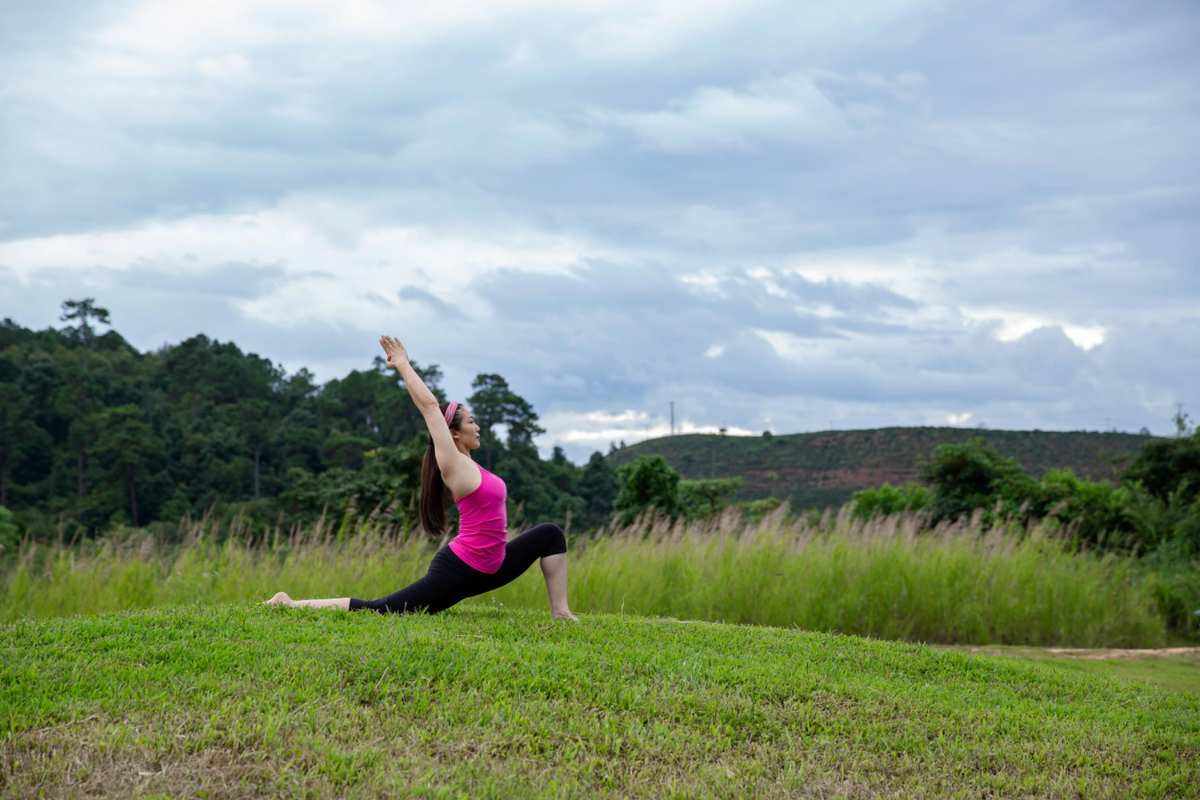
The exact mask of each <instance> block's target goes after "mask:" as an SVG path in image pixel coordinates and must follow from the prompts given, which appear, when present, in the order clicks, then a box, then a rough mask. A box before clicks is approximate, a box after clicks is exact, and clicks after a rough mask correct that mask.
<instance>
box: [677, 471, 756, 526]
mask: <svg viewBox="0 0 1200 800" xmlns="http://www.w3.org/2000/svg"><path fill="white" fill-rule="evenodd" d="M742 483H743V481H742V479H741V478H709V479H704V480H681V481H679V487H678V506H679V510H680V513H682V514H683V516H684V517H685V518H686V519H689V520H694V519H706V518H708V517H711V516H714V515H715V514H719V513H721V511H722V510H723V509H724V508H725V507H727V506H728V505H729V503H730V501H731V500H732V498H733V496H734V495H735V494H736V493H737V490H738V489H740V488H741V486H742Z"/></svg>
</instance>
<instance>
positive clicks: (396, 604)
mask: <svg viewBox="0 0 1200 800" xmlns="http://www.w3.org/2000/svg"><path fill="white" fill-rule="evenodd" d="M379 344H380V345H381V346H382V347H383V349H384V352H386V353H387V363H388V366H390V367H392V368H394V369H396V370H397V371H398V372H399V373H400V377H401V378H402V379H403V380H404V386H405V388H407V389H408V393H409V395H410V396H411V397H412V399H413V402H414V403H416V405H417V408H418V409H419V410H420V412H421V416H422V417H423V418H424V419H425V426H426V427H427V428H429V437H430V443H429V448H428V449H427V450H426V451H425V458H424V461H422V463H421V524H422V525H423V526H424V527H425V529H426V530H427V531H429V532H430V533H433V534H441V532H442V529H443V528H444V527H445V513H446V509H445V506H446V503H445V493H446V491H447V490H449V492H450V493H451V497H452V498H453V500H454V503H455V505H457V506H458V511H459V526H458V535H457V536H455V537H454V538H453V539H451V540H450V541H449V542H448V543H447V544H446V545H445V546H443V547H442V548H441V549H440V550H438V551H437V553H436V554H435V555H434V556H433V560H432V561H431V562H430V563H429V571H428V573H426V575H425V577H423V578H421V579H420V580H418V581H417V582H416V583H413V584H412V585H410V586H406V587H404V588H403V589H400V590H399V591H397V592H394V593H392V594H390V595H388V596H387V597H381V598H379V599H378V600H359V599H358V598H356V597H330V598H326V599H319V600H317V599H314V600H293V599H292V598H290V597H288V596H287V594H285V593H284V592H279V593H278V594H276V595H275V596H274V597H272V598H271V599H270V600H267V601H266V605H287V606H294V607H298V606H312V607H316V608H340V609H343V610H347V611H356V610H358V609H361V608H369V609H371V610H373V611H378V612H380V613H388V612H395V613H404V612H413V611H424V612H427V613H430V614H436V613H438V612H439V611H443V610H445V609H447V608H449V607H450V606H452V605H454V604H455V603H457V602H458V601H460V600H462V599H464V598H467V597H472V596H474V595H477V594H483V593H484V592H490V591H491V590H493V589H498V588H500V587H501V586H503V585H504V584H506V583H509V582H510V581H513V580H515V579H516V578H518V577H520V576H521V575H522V574H524V572H525V570H527V569H529V567H530V565H532V564H533V562H534V561H536V560H538V559H541V565H542V575H543V576H545V578H546V592H547V594H548V595H549V596H550V615H551V616H552V617H554V618H555V619H570V620H575V621H578V618H577V617H576V616H575V615H574V614H572V613H571V609H570V608H569V607H568V605H567V540H566V537H565V536H564V535H563V530H562V528H560V527H559V526H557V525H555V524H553V523H550V522H543V523H541V524H540V525H535V526H533V527H532V528H530V529H529V530H527V531H525V532H523V533H522V534H521V535H519V536H516V537H514V538H513V540H512V541H507V537H508V511H507V507H506V505H505V501H506V499H507V490H506V487H505V485H504V481H503V480H501V479H500V476H499V475H496V474H495V473H493V472H490V471H488V470H486V469H484V468H483V467H481V466H479V465H478V464H476V463H475V461H474V460H473V459H472V458H471V451H472V450H475V449H478V447H479V425H478V424H477V423H476V422H475V417H474V416H472V414H471V411H470V409H468V408H467V407H466V406H463V405H460V404H458V403H456V402H454V401H450V402H449V403H447V404H446V405H445V406H441V407H439V406H438V402H437V398H436V397H434V396H433V392H431V391H429V387H428V386H426V385H425V382H424V381H422V380H421V376H420V375H418V374H417V372H416V370H414V369H413V367H412V365H411V364H410V363H408V353H407V352H406V351H405V349H404V345H402V344H401V343H400V341H399V340H398V339H395V338H393V337H391V336H381V337H380V338H379Z"/></svg>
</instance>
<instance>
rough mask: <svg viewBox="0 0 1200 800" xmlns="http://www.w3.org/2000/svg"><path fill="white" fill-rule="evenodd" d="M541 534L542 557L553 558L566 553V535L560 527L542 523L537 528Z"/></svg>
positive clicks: (551, 523) (550, 523)
mask: <svg viewBox="0 0 1200 800" xmlns="http://www.w3.org/2000/svg"><path fill="white" fill-rule="evenodd" d="M538 527H539V528H540V529H541V532H542V534H541V535H542V555H543V556H553V555H557V554H559V553H565V552H567V535H566V534H565V533H563V529H562V527H561V526H559V525H556V524H554V523H553V522H543V523H542V524H541V525H539V526H538Z"/></svg>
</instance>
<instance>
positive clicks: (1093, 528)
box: [1034, 469, 1154, 550]
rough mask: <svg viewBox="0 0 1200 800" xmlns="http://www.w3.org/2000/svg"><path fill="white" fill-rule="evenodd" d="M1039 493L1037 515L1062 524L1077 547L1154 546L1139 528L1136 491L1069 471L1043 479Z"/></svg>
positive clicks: (1049, 473) (1057, 471) (1055, 471)
mask: <svg viewBox="0 0 1200 800" xmlns="http://www.w3.org/2000/svg"><path fill="white" fill-rule="evenodd" d="M1039 489H1040V497H1039V498H1038V499H1037V503H1036V506H1035V508H1034V511H1035V512H1036V513H1037V514H1038V515H1039V516H1047V517H1049V518H1051V519H1054V520H1056V521H1058V522H1060V523H1062V524H1063V525H1064V526H1065V527H1066V529H1067V530H1068V531H1069V532H1070V533H1071V534H1072V538H1073V540H1074V541H1075V542H1076V543H1077V544H1083V545H1087V546H1089V547H1096V548H1099V549H1101V550H1139V549H1144V548H1145V547H1146V546H1147V545H1148V544H1153V543H1154V542H1153V541H1148V538H1149V539H1151V540H1153V539H1154V537H1152V536H1151V537H1147V535H1146V534H1147V532H1146V531H1144V530H1143V529H1142V528H1141V526H1139V525H1138V519H1137V515H1136V514H1135V512H1134V506H1135V503H1136V502H1137V498H1136V497H1135V495H1136V493H1137V489H1136V488H1134V487H1129V486H1111V485H1109V484H1106V483H1094V482H1092V481H1088V480H1084V479H1082V478H1078V477H1076V476H1075V474H1074V473H1073V472H1071V470H1069V469H1051V470H1048V471H1047V472H1046V474H1045V475H1043V476H1042V480H1041V482H1040V484H1039Z"/></svg>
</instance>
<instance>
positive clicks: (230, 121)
mask: <svg viewBox="0 0 1200 800" xmlns="http://www.w3.org/2000/svg"><path fill="white" fill-rule="evenodd" d="M430 9H437V10H436V11H435V10H430ZM1197 42H1200V6H1197V5H1196V4H1195V3H1194V2H1192V0H1186V1H1185V2H1177V3H1162V2H1154V1H1153V0H1150V1H1149V2H1141V3H1128V2H1119V3H1107V2H1095V0H1093V1H1092V2H1078V3H1044V2H1010V3H995V2H991V1H990V0H989V2H856V3H853V4H850V5H849V6H848V7H841V6H837V5H836V4H835V5H829V4H824V5H822V4H816V5H813V4H797V3H795V2H736V3H731V2H699V1H698V0H687V2H684V1H683V0H676V1H673V2H649V1H648V0H637V2H614V3H601V2H568V1H567V0H546V1H545V2H538V1H536V0H526V1H525V2H491V1H489V2H485V3H480V2H464V3H457V2H444V1H443V2H439V3H436V4H431V5H429V6H422V5H421V4H415V3H412V4H410V3H392V4H389V3H372V2H353V1H348V0H337V2H329V3H298V2H286V3H276V2H248V1H247V0H228V1H227V0H205V2H203V3H195V4H184V3H158V2H155V3H150V2H145V3H129V2H122V3H101V2H94V0H89V1H88V2H78V3H72V2H60V1H59V0H53V1H51V2H47V1H46V0H40V1H39V2H38V3H19V4H13V5H12V7H9V8H6V10H5V13H4V19H3V22H2V23H0V316H6V317H11V318H12V319H13V320H15V321H16V322H18V323H20V324H22V325H24V326H26V327H33V328H38V329H40V328H43V327H45V326H47V325H54V326H56V327H57V326H61V325H62V324H64V323H61V322H59V321H58V316H59V313H60V304H61V302H62V301H63V300H64V299H67V298H79V297H83V296H93V297H95V298H96V300H97V302H98V303H99V304H100V305H102V306H105V307H107V308H108V309H109V310H110V311H111V313H112V322H113V326H114V327H115V328H116V329H117V330H119V331H120V332H121V333H122V334H123V335H124V336H126V338H128V339H129V340H130V341H131V342H132V343H133V344H134V345H135V346H136V347H138V348H139V349H142V350H150V349H155V348H157V347H159V346H161V345H162V344H164V343H176V342H179V341H181V340H183V339H185V338H187V337H189V336H192V335H194V334H196V333H205V334H206V335H208V336H210V337H213V338H217V339H219V340H221V341H227V340H232V341H234V342H236V343H237V344H238V345H239V346H240V347H241V348H242V349H243V350H247V351H250V352H255V353H258V354H260V355H262V356H264V357H267V358H270V359H271V360H272V361H274V362H275V363H277V364H280V365H282V366H283V367H284V368H285V369H286V370H288V372H294V371H295V370H297V369H299V368H300V367H302V366H303V367H308V368H309V369H311V370H312V371H313V372H315V373H316V375H317V377H318V379H319V380H322V381H324V380H328V379H330V378H333V377H339V376H342V375H344V374H345V373H346V372H348V371H349V370H351V369H355V368H358V369H364V368H369V367H370V364H371V359H372V358H373V357H374V356H375V355H376V353H378V352H379V350H378V343H377V339H378V336H379V334H380V333H385V332H386V333H390V334H392V335H395V336H397V337H399V338H400V339H401V340H402V341H403V342H404V343H405V345H406V346H407V347H408V350H409V353H410V355H411V357H412V358H413V359H414V360H416V361H418V362H419V363H421V364H429V363H436V364H438V365H440V366H441V368H442V370H443V371H444V373H445V375H446V380H445V381H444V387H445V388H446V389H447V391H448V392H449V394H450V396H451V397H452V398H457V399H460V400H461V399H463V398H465V397H466V396H467V395H468V394H470V392H471V389H470V382H471V380H472V378H473V377H474V376H475V375H476V374H478V373H481V372H498V373H500V374H501V375H503V376H505V377H506V378H507V379H508V380H509V383H510V384H511V386H512V387H513V389H514V390H515V391H516V392H517V393H519V394H521V395H522V396H524V397H525V398H526V399H528V400H529V401H530V402H531V403H532V404H533V406H534V408H535V410H536V411H537V412H538V413H539V414H540V415H541V421H542V424H543V426H544V427H545V428H547V433H546V435H545V436H543V437H540V439H539V440H538V444H539V445H540V446H541V449H542V453H543V455H547V454H549V452H550V448H551V447H552V446H553V445H555V444H561V445H562V446H563V447H564V448H565V449H566V451H567V453H568V455H569V457H570V458H572V459H573V460H575V461H576V462H577V463H581V462H583V461H584V460H586V458H587V456H588V454H590V453H591V452H592V451H593V450H605V451H606V450H607V448H608V443H609V442H610V441H614V440H619V439H624V440H625V441H626V442H628V443H633V442H634V441H638V440H640V439H644V438H647V437H650V436H659V435H663V434H665V433H667V431H668V426H669V413H670V411H669V405H668V404H669V402H670V401H672V400H674V401H675V409H676V426H677V429H678V430H680V431H685V432H686V431H713V430H716V429H717V428H718V427H719V426H725V427H727V428H728V429H729V432H730V433H745V434H756V435H757V434H760V433H761V432H762V431H763V430H764V429H770V430H772V431H775V432H777V433H793V432H799V431H812V430H820V429H825V428H829V427H831V426H832V427H835V428H840V429H844V428H862V427H881V426H889V425H956V426H966V427H976V426H980V425H984V426H987V427H989V428H1011V429H1032V428H1041V429H1044V430H1107V429H1110V428H1117V429H1121V430H1130V431H1136V430H1137V429H1139V428H1141V427H1142V426H1145V427H1147V428H1149V429H1150V430H1151V431H1153V432H1155V433H1161V434H1167V433H1170V432H1172V431H1173V427H1172V425H1171V415H1172V414H1173V412H1174V411H1175V407H1176V403H1183V404H1184V407H1185V410H1189V411H1190V412H1191V413H1192V415H1193V416H1196V417H1200V261H1198V260H1197V255H1196V254H1197V251H1198V249H1200V248H1198V245H1200V227H1198V226H1197V220H1198V219H1200V158H1197V156H1198V155H1200V154H1198V153H1197V150H1198V148H1197V142H1200V88H1198V87H1200V82H1198V81H1197V80H1196V76H1197V75H1200V48H1197V47H1196V43H1197Z"/></svg>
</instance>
